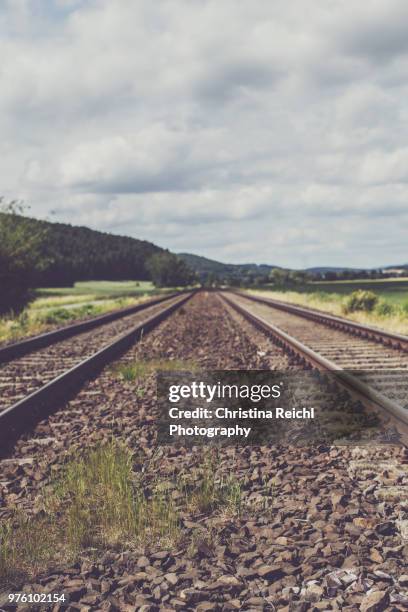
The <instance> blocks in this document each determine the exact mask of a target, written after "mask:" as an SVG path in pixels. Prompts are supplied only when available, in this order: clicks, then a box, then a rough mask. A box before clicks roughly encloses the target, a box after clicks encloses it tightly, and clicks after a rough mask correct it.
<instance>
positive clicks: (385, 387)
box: [221, 293, 408, 540]
mask: <svg viewBox="0 0 408 612" xmlns="http://www.w3.org/2000/svg"><path fill="white" fill-rule="evenodd" d="M221 297H222V299H223V301H224V303H226V304H228V305H229V306H230V307H232V308H233V309H234V310H235V311H236V312H238V313H239V314H241V315H242V316H243V317H244V318H245V319H246V320H247V321H249V322H250V323H251V324H253V325H254V326H255V327H256V328H258V329H260V330H261V331H263V332H264V333H265V334H266V335H267V336H268V337H269V338H271V339H272V340H273V341H274V342H275V343H276V344H277V345H278V346H280V347H282V348H283V349H284V350H285V352H287V354H289V355H290V356H291V357H292V358H294V359H295V360H296V361H297V362H298V363H300V364H301V365H303V366H304V367H306V368H308V367H313V368H317V369H319V370H320V371H328V372H332V373H334V375H335V376H336V378H337V379H338V381H339V382H340V384H341V385H342V386H343V387H344V388H345V389H346V390H347V391H348V392H349V393H351V395H352V396H354V397H356V398H358V399H359V400H360V401H361V402H362V403H363V404H364V405H365V406H367V407H368V408H369V409H372V408H374V410H375V411H376V412H377V414H379V416H380V417H381V418H382V419H383V420H385V422H386V424H387V426H388V427H390V429H391V431H392V430H394V431H395V434H396V436H395V439H394V440H392V439H391V440H389V441H391V442H392V441H395V442H397V443H398V445H399V446H401V447H402V453H401V454H400V456H399V457H397V458H395V457H394V458H389V457H386V459H385V460H381V459H380V460H379V458H378V456H377V455H374V457H373V455H372V454H370V452H369V450H368V449H367V448H364V447H363V448H359V447H356V448H355V449H354V451H353V452H354V455H353V457H354V458H353V459H352V460H351V461H350V463H349V466H348V471H349V474H350V476H351V477H352V478H353V479H354V480H355V481H356V482H359V481H361V482H363V483H364V482H367V478H369V480H370V481H371V482H372V483H373V485H374V488H375V493H374V496H375V500H376V503H378V504H381V503H384V502H388V503H390V504H392V505H394V506H397V507H398V508H399V511H398V516H399V518H398V521H397V527H398V530H399V532H400V534H401V537H402V539H403V540H408V452H407V449H408V354H407V347H408V338H406V337H404V336H396V335H394V334H389V333H388V332H384V333H382V331H381V330H377V329H371V328H365V327H364V326H362V325H355V324H354V322H350V324H349V322H348V321H347V320H345V319H344V320H343V319H341V320H340V321H337V320H335V321H333V317H331V316H330V315H327V317H326V316H325V315H324V314H323V313H315V312H313V311H310V310H307V309H305V310H303V309H301V308H298V307H296V308H295V309H294V308H292V307H291V305H287V306H286V305H283V304H282V303H278V304H277V305H276V304H274V302H273V301H269V300H265V299H257V298H255V297H254V296H247V295H245V294H237V293H234V294H230V293H222V294H221ZM380 453H381V450H380Z"/></svg>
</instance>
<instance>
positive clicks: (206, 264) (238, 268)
mask: <svg viewBox="0 0 408 612" xmlns="http://www.w3.org/2000/svg"><path fill="white" fill-rule="evenodd" d="M178 257H180V259H182V260H183V261H184V262H185V263H186V264H187V265H188V266H189V267H190V268H191V269H192V270H194V272H196V273H197V275H198V276H199V278H200V280H201V281H205V280H206V279H208V278H211V279H217V280H219V281H225V282H231V281H234V279H237V280H238V279H242V278H245V277H264V276H267V275H268V274H269V272H270V271H271V270H273V269H274V268H277V267H278V266H270V265H267V264H254V263H248V264H226V263H221V262H220V261H216V260H215V259H207V257H201V256H199V255H192V254H191V253H178Z"/></svg>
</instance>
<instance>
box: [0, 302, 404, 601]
mask: <svg viewBox="0 0 408 612" xmlns="http://www.w3.org/2000/svg"><path fill="white" fill-rule="evenodd" d="M135 358H137V360H138V361H141V360H153V359H161V360H163V359H173V360H174V359H182V360H184V361H193V362H194V363H196V364H197V365H199V366H202V367H206V368H220V369H233V368H234V369H237V368H247V369H262V368H265V369H268V368H273V369H279V368H281V369H284V368H288V367H291V368H292V367H293V368H295V367H296V366H294V365H291V364H290V362H289V360H288V358H287V357H286V356H285V355H282V353H281V352H280V351H279V350H278V349H277V348H276V347H275V346H274V345H273V344H271V343H270V342H269V341H268V340H266V339H265V337H264V336H263V335H261V334H260V333H259V332H256V331H254V330H253V328H252V327H250V326H249V325H248V324H247V323H246V322H244V321H243V320H242V318H241V317H240V316H239V315H237V314H236V313H233V314H231V313H230V315H228V314H227V312H226V310H225V309H224V307H223V306H222V305H221V303H220V301H219V300H218V298H217V297H216V296H214V295H212V294H205V293H203V294H200V295H198V296H196V297H194V298H193V299H192V300H191V301H190V302H189V303H188V304H187V305H185V306H184V307H183V309H182V311H180V312H178V313H175V314H174V315H172V316H171V317H170V318H169V319H168V320H167V321H166V322H164V323H163V324H161V325H160V327H158V328H157V329H156V330H155V331H154V332H152V333H151V334H149V336H147V337H146V338H145V339H144V340H143V342H142V343H141V344H140V345H139V346H136V347H135V348H134V349H133V350H132V351H129V352H128V353H127V354H126V355H125V356H124V357H123V359H122V360H121V363H122V364H125V365H126V364H129V363H132V362H133V361H134V359H135ZM140 389H142V393H138V392H136V391H137V390H139V391H140ZM155 415H156V411H155V379H154V375H150V376H148V377H146V378H145V379H144V380H143V381H141V382H139V383H135V382H126V381H124V380H123V379H121V378H120V377H118V375H117V374H116V373H115V371H114V370H113V369H112V368H107V369H106V370H105V371H104V372H103V373H102V375H101V376H99V377H98V378H97V379H95V380H94V381H92V382H90V383H88V384H87V385H86V386H85V387H84V389H83V390H82V391H81V392H80V394H78V396H76V397H75V399H73V400H72V401H71V402H69V404H68V405H67V406H66V407H65V408H64V409H63V410H59V411H58V412H56V413H55V414H54V415H53V416H52V417H50V418H49V419H48V420H47V421H46V422H42V423H40V424H39V425H38V426H37V427H36V429H35V431H34V432H33V433H32V434H31V435H30V436H26V437H25V438H22V439H21V440H20V441H19V442H18V444H17V445H16V448H15V451H14V454H13V456H11V457H10V458H9V459H7V460H6V461H3V462H1V474H2V475H1V481H0V491H1V500H2V501H1V507H0V516H3V517H6V516H7V515H8V513H9V510H10V508H11V506H12V505H13V504H15V505H17V506H18V507H19V508H22V509H24V510H25V511H26V512H28V513H32V514H33V516H35V514H36V513H37V512H39V511H40V505H39V500H40V499H41V491H42V488H43V486H44V483H45V482H46V481H47V480H48V479H49V478H50V474H51V472H52V471H53V468H57V470H58V467H59V466H60V465H61V462H62V461H63V460H64V458H65V457H66V455H67V454H69V453H75V452H78V451H80V450H81V449H82V448H86V447H89V446H91V445H92V444H94V443H96V442H98V441H100V440H103V439H108V438H109V437H111V436H112V435H113V436H115V437H116V438H120V439H122V440H124V441H126V443H127V444H128V445H129V446H131V447H132V449H134V450H135V451H137V453H138V457H139V458H138V469H140V468H141V467H143V465H144V464H145V463H149V462H151V461H152V460H153V459H154V462H155V469H156V471H157V472H158V473H160V476H161V477H163V478H166V477H168V478H169V479H170V478H171V476H172V475H173V474H174V473H175V472H179V471H180V470H185V471H186V472H189V473H191V474H194V472H195V470H198V471H197V478H199V477H200V475H199V468H200V466H202V463H203V457H204V456H205V452H206V449H199V448H196V449H192V450H187V449H183V448H176V447H162V448H161V449H160V450H159V451H155V450H154V449H155V436H156V429H155V423H154V418H155ZM367 453H368V454H369V455H371V459H372V458H373V457H374V458H375V457H377V458H380V457H383V458H387V457H389V456H392V455H393V454H398V451H392V450H382V451H379V450H377V451H375V450H373V449H371V450H370V451H361V453H360V451H359V450H358V449H357V450H354V451H353V450H348V451H347V450H345V449H341V448H335V447H331V448H320V449H304V450H301V449H295V448H279V447H274V448H267V447H251V448H234V447H229V448H227V449H224V450H223V451H222V452H221V453H219V456H218V458H217V464H216V467H215V469H216V472H217V477H219V478H220V479H222V478H223V477H227V476H228V475H229V474H231V473H232V474H234V475H235V477H236V478H237V480H238V481H239V483H240V487H241V494H242V500H241V506H240V512H239V513H236V512H231V511H225V509H224V510H223V509H222V508H221V509H220V508H218V509H215V510H211V511H207V512H205V511H204V512H192V513H191V515H189V516H186V515H183V516H182V521H181V530H182V538H181V541H180V543H179V544H177V545H174V546H172V547H165V548H163V547H157V546H156V547H154V546H153V547H151V546H149V547H147V548H145V549H141V548H139V549H130V550H128V551H125V552H124V551H117V550H114V549H112V550H107V551H106V552H105V553H104V554H103V555H101V556H100V558H98V560H97V561H95V560H89V559H87V557H86V555H83V556H82V558H81V560H80V562H77V563H76V564H72V566H70V567H63V568H62V567H54V568H51V570H50V571H49V572H48V573H46V574H43V575H41V576H40V577H38V578H37V584H36V585H33V584H31V585H28V584H26V587H27V588H25V587H24V589H22V590H26V591H27V589H28V586H31V588H32V589H33V590H34V591H35V592H39V590H40V591H41V592H45V591H49V592H59V593H60V592H63V591H65V592H67V593H69V594H70V595H71V599H72V600H77V603H75V601H74V603H72V604H71V605H70V608H69V609H70V610H87V609H103V610H122V609H123V610H135V609H143V610H145V611H148V610H159V609H161V610H203V611H204V610H239V609H242V610H257V609H260V610H263V609H265V610H268V609H270V610H309V609H310V610H326V609H329V610H330V609H334V610H359V609H364V610H373V611H374V610H386V609H387V610H388V609H390V610H403V609H406V607H404V606H406V605H407V603H408V598H407V595H406V585H407V584H408V578H407V577H406V576H405V577H404V574H405V573H406V560H407V553H408V546H407V545H406V544H404V542H403V541H402V540H401V537H400V535H399V533H398V531H397V529H396V528H395V524H396V521H397V519H398V514H397V512H398V510H397V505H396V504H392V503H388V502H380V501H379V500H378V499H377V498H376V496H375V490H376V481H375V480H374V481H373V480H372V474H371V475H370V473H368V475H367V476H364V477H362V476H361V475H360V476H359V477H356V475H355V473H353V472H351V471H350V461H351V460H352V459H353V457H354V458H355V457H358V456H359V454H362V455H364V454H366V455H367ZM140 457H141V458H140ZM192 544H193V545H192ZM370 605H371V606H374V607H370ZM144 606H145V607H144ZM361 606H362V607H361ZM375 606H376V607H375ZM55 609H58V608H55Z"/></svg>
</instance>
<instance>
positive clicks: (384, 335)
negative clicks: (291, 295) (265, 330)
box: [233, 291, 408, 352]
mask: <svg viewBox="0 0 408 612" xmlns="http://www.w3.org/2000/svg"><path fill="white" fill-rule="evenodd" d="M233 293H235V294H236V295H239V296H241V297H244V298H246V299H247V300H251V301H253V302H258V303H261V304H266V305H267V306H270V307H271V308H276V309H278V310H283V311H284V312H290V313H291V314H295V315H298V316H300V317H303V318H305V319H309V320H311V321H316V322H317V323H321V324H323V325H328V326H329V327H332V328H334V329H338V330H340V331H345V332H347V333H352V334H354V335H356V336H359V337H361V338H366V339H368V340H374V341H375V342H379V343H381V344H385V345H387V346H391V347H393V348H396V349H398V350H401V351H404V352H408V336H404V335H402V334H396V333H393V332H388V331H385V330H382V329H378V328H377V327H373V326H370V325H363V324H362V323H356V322H355V321H350V320H349V319H342V318H341V317H336V316H335V315H331V314H326V313H323V312H320V311H318V310H312V309H309V308H302V307H300V306H295V305H293V304H288V302H281V301H279V300H274V299H272V298H265V297H260V296H255V295H250V294H248V293H244V292H241V291H234V292H233Z"/></svg>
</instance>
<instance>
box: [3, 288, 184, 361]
mask: <svg viewBox="0 0 408 612" xmlns="http://www.w3.org/2000/svg"><path fill="white" fill-rule="evenodd" d="M183 293H185V292H184V291H181V292H179V293H171V294H167V295H165V296H160V297H158V298H153V299H152V300H148V301H146V302H142V303H141V304H136V305H135V306H128V307H126V308H121V309H120V310H114V311H113V312H109V313H107V314H104V315H100V316H98V317H93V318H92V319H87V320H86V321H80V322H79V323H72V324H71V325H67V326H66V327H60V328H59V329H55V330H53V331H49V332H45V333H44V334H39V335H37V336H33V337H31V338H27V339H25V340H20V341H19V342H14V343H13V344H8V345H7V346H3V347H0V363H6V362H8V361H11V360H12V359H16V358H17V357H22V356H23V355H26V354H27V353H30V352H31V351H36V350H38V349H40V348H44V347H46V346H50V345H51V344H55V343H56V342H59V341H60V340H65V339H66V338H71V337H72V336H76V335H77V334H81V333H82V332H85V331H88V330H90V329H93V328H94V327H99V326H100V325H104V324H105V323H110V322H111V321H116V320H117V319H121V318H123V317H126V316H128V315H130V314H135V313H136V312H140V311H141V310H145V309H146V308H150V306H155V305H156V304H160V303H161V302H164V301H166V300H170V299H172V298H174V297H176V296H177V295H182V294H183Z"/></svg>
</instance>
